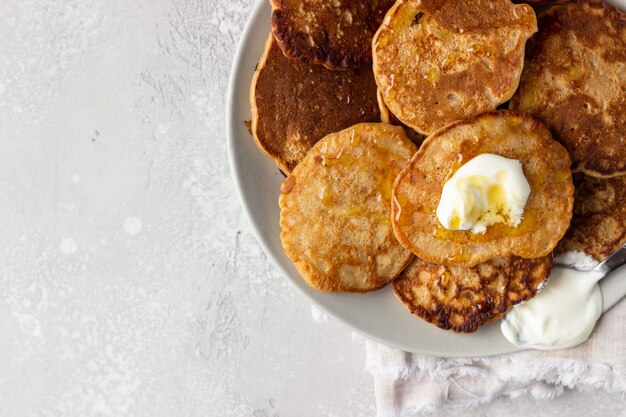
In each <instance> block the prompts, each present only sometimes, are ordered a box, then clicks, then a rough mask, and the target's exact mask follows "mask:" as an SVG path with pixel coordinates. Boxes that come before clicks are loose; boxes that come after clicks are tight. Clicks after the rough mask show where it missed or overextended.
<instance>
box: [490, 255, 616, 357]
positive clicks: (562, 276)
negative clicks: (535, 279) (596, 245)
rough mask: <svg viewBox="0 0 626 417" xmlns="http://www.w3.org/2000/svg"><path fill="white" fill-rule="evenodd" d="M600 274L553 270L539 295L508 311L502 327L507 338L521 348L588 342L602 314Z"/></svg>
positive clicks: (561, 347) (558, 347)
mask: <svg viewBox="0 0 626 417" xmlns="http://www.w3.org/2000/svg"><path fill="white" fill-rule="evenodd" d="M604 275H605V274H604V273H602V272H598V271H577V270H575V269H570V268H562V267H555V268H553V269H552V273H551V274H550V279H549V281H548V284H547V285H546V286H545V288H543V289H542V290H541V291H540V292H539V294H537V295H536V296H535V297H534V298H532V299H531V300H529V301H527V302H526V303H524V304H520V305H517V306H515V307H513V309H511V311H509V312H508V313H507V314H506V316H504V320H502V323H501V324H500V329H501V330H502V334H503V335H504V337H505V338H506V339H507V340H508V341H509V342H511V343H513V344H514V345H517V346H522V347H531V348H535V349H542V350H552V349H566V348H569V347H573V346H576V345H579V344H580V343H582V342H584V341H585V340H587V339H588V338H589V335H591V332H592V331H593V328H594V327H595V325H596V322H597V321H598V318H599V317H600V315H601V314H602V307H603V305H602V293H601V291H600V286H599V285H598V281H599V280H600V279H602V278H603V277H604Z"/></svg>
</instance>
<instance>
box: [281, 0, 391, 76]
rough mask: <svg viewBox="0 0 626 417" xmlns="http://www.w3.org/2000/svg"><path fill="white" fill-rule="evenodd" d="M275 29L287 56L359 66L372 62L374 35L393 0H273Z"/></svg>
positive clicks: (332, 66) (333, 65)
mask: <svg viewBox="0 0 626 417" xmlns="http://www.w3.org/2000/svg"><path fill="white" fill-rule="evenodd" d="M271 3H272V31H273V33H274V36H275V37H276V40H277V41H278V44H279V45H280V48H281V49H282V50H283V52H284V54H285V56H287V57H289V58H293V59H298V60H301V61H304V62H310V63H316V64H321V65H324V66H325V67H327V68H329V69H356V68H359V67H361V66H362V65H364V64H368V63H370V62H372V53H371V52H372V36H373V35H374V32H376V29H378V26H379V25H380V23H381V22H382V19H383V17H384V16H385V13H386V12H387V10H388V9H389V8H390V7H391V5H392V4H393V3H394V2H393V1H391V0H378V1H371V0H370V1H364V0H271Z"/></svg>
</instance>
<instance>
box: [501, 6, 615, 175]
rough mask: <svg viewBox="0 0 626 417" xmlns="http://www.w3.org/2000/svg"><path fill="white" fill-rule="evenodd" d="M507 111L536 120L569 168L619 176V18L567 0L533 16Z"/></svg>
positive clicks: (612, 10) (608, 9)
mask: <svg viewBox="0 0 626 417" xmlns="http://www.w3.org/2000/svg"><path fill="white" fill-rule="evenodd" d="M539 27H540V28H541V30H540V31H539V33H538V34H537V35H536V36H534V37H533V38H532V39H531V40H530V41H529V43H528V48H527V57H526V63H525V67H524V72H523V74H522V80H521V83H520V89H519V91H518V93H517V94H516V95H515V97H514V98H513V100H511V108H515V109H519V110H521V111H524V112H528V113H531V114H532V115H533V116H535V117H536V118H538V119H539V120H541V121H543V122H544V123H545V124H546V126H548V128H550V130H551V131H552V133H553V134H554V138H555V139H556V140H558V141H559V142H561V143H562V144H563V145H564V146H565V147H566V148H567V150H568V151H569V154H570V157H571V158H572V162H573V164H574V165H573V169H574V170H575V171H581V172H585V173H587V174H589V175H592V176H597V177H610V176H616V175H621V174H625V173H626V133H625V132H626V112H625V111H624V109H625V108H626V14H624V13H622V12H620V11H619V10H617V9H616V8H615V7H612V6H609V5H607V4H605V3H604V2H602V1H590V0H588V1H580V0H577V1H572V2H571V3H567V4H564V5H561V6H554V7H552V8H550V9H549V10H548V11H547V12H546V13H544V14H542V15H541V16H540V18H539Z"/></svg>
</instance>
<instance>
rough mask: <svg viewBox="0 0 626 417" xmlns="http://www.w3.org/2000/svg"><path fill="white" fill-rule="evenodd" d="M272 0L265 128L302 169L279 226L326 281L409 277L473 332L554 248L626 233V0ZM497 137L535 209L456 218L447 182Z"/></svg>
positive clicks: (539, 275) (449, 325)
mask: <svg viewBox="0 0 626 417" xmlns="http://www.w3.org/2000/svg"><path fill="white" fill-rule="evenodd" d="M271 3H272V17H271V19H272V33H271V34H270V35H269V37H268V40H267V43H266V46H265V50H264V52H263V56H262V57H261V59H260V61H259V64H258V66H257V69H256V71H255V74H254V78H253V82H252V88H251V96H250V100H251V110H252V123H251V132H252V135H253V137H254V139H255V141H256V143H257V145H258V147H259V148H260V149H261V150H262V151H263V152H264V153H265V154H267V155H268V156H269V157H270V158H271V159H272V160H273V161H274V162H275V163H276V164H277V166H278V168H279V169H280V170H281V171H282V172H283V173H285V174H286V175H287V178H286V179H285V180H284V182H283V184H282V186H281V190H280V191H281V194H280V198H279V205H280V208H281V215H280V224H281V229H282V232H281V236H280V237H281V240H282V243H283V248H284V250H285V254H286V255H287V256H288V257H289V258H290V259H291V260H292V261H293V262H294V264H295V266H296V268H297V269H298V271H299V272H300V274H301V275H302V277H303V279H305V280H306V282H307V283H308V284H309V285H311V286H312V287H314V288H316V289H319V290H321V291H346V292H364V291H371V290H375V289H378V288H381V287H383V286H385V285H387V284H389V283H390V282H393V289H394V293H395V294H396V296H397V298H398V299H399V300H400V301H401V302H402V303H403V304H404V305H405V306H406V307H407V308H408V309H409V310H410V311H411V312H413V313H414V314H416V315H417V316H419V317H421V318H422V319H424V320H427V321H428V322H431V323H433V324H435V325H437V326H438V327H440V328H443V329H449V330H453V331H457V332H473V331H475V330H476V329H478V327H480V326H481V325H483V324H485V323H488V322H490V321H493V320H495V319H497V318H499V317H501V316H502V315H503V314H505V313H506V312H507V311H508V309H510V308H511V306H513V305H515V304H517V303H520V302H522V301H525V300H528V299H529V298H531V297H533V296H535V295H536V294H537V292H538V291H540V290H541V288H543V286H544V285H545V284H546V282H547V280H548V277H549V274H550V269H551V265H552V255H553V253H564V252H569V251H578V252H584V253H586V254H587V255H589V256H591V257H593V258H595V259H596V260H602V259H604V258H606V257H607V256H609V255H610V254H611V253H612V252H614V251H615V250H616V249H618V248H619V247H620V246H622V245H623V244H624V243H625V242H626V205H625V204H624V203H625V199H624V196H625V195H626V166H625V165H624V164H625V163H626V162H625V161H626V158H625V157H626V147H625V145H626V144H625V139H624V136H625V134H624V132H625V131H626V112H624V109H625V108H626V106H625V105H626V67H625V66H626V16H625V15H624V13H622V12H620V11H618V10H617V9H615V8H613V7H611V6H608V5H606V4H604V3H603V2H602V1H600V0H573V1H528V3H530V5H529V4H523V3H526V2H522V1H516V2H511V1H510V0H464V1H461V0H398V1H397V2H395V3H394V2H393V1H388V0H377V1H376V0H373V1H359V0H297V1H296V0H271ZM546 4H547V5H548V6H545V5H546ZM531 5H532V6H531ZM537 6H539V8H537V9H533V7H537ZM502 108H508V110H498V109H502ZM485 153H490V154H496V155H500V156H504V157H506V158H510V159H515V160H518V161H519V162H520V163H521V166H522V169H523V171H524V175H525V177H526V179H527V180H528V182H529V184H530V187H531V193H530V197H529V198H528V201H527V203H526V206H525V209H524V217H523V219H522V221H521V223H520V224H519V225H517V226H515V227H514V226H510V225H506V224H504V223H500V224H494V225H491V226H489V227H488V228H487V230H486V231H485V232H484V233H474V232H472V231H460V230H448V229H446V228H444V227H443V226H442V225H441V224H440V223H439V221H438V218H437V216H436V213H435V211H436V208H437V204H438V203H439V199H440V197H441V192H442V187H443V184H444V183H445V182H446V180H447V179H449V178H450V176H451V175H452V174H453V173H454V172H455V171H456V170H457V169H458V168H459V167H460V166H462V165H463V164H464V163H465V162H467V161H469V160H470V159H472V158H473V157H475V156H477V155H480V154H485Z"/></svg>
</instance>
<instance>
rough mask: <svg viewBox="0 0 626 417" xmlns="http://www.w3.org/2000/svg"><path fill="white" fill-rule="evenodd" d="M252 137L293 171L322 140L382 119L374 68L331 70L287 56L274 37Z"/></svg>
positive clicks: (260, 78)
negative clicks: (349, 128) (351, 127)
mask: <svg viewBox="0 0 626 417" xmlns="http://www.w3.org/2000/svg"><path fill="white" fill-rule="evenodd" d="M250 107H251V112H252V126H251V129H252V135H253V136H254V139H255V141H256V143H257V145H258V147H259V148H260V149H261V150H262V151H263V152H264V153H265V154H267V155H268V156H269V157H270V158H272V159H273V160H274V161H275V162H276V164H277V165H278V166H279V168H280V169H281V170H282V171H283V172H285V173H290V172H291V170H293V168H294V167H295V166H296V165H297V164H298V162H300V160H301V159H302V158H304V155H306V153H307V152H308V151H309V149H310V148H311V146H313V145H314V144H315V143H316V142H317V141H318V140H320V139H321V138H323V137H324V136H326V135H327V134H329V133H331V132H336V131H338V130H341V129H344V128H346V127H349V126H352V125H354V124H356V123H360V122H377V121H379V120H380V114H379V111H378V104H377V101H376V83H375V82H374V76H373V74H372V71H371V69H369V68H363V69H362V70H357V71H329V70H327V69H325V68H324V67H321V66H319V65H312V64H304V63H301V62H296V61H290V60H288V59H287V58H285V57H284V56H283V54H282V52H281V51H280V48H278V46H277V45H276V42H275V41H274V38H273V37H272V36H271V35H270V36H269V38H268V41H267V43H266V45H265V51H264V53H263V56H262V57H261V60H260V62H259V64H258V65H257V69H256V71H255V73H254V77H253V79H252V87H251V89H250Z"/></svg>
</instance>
